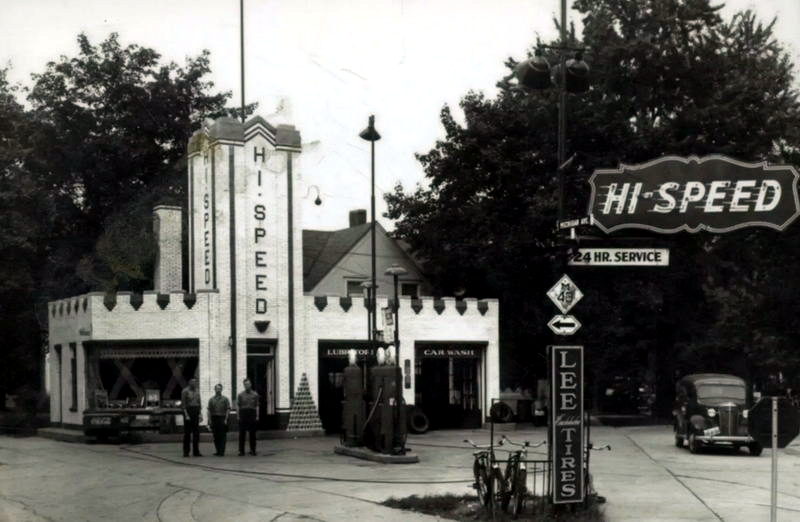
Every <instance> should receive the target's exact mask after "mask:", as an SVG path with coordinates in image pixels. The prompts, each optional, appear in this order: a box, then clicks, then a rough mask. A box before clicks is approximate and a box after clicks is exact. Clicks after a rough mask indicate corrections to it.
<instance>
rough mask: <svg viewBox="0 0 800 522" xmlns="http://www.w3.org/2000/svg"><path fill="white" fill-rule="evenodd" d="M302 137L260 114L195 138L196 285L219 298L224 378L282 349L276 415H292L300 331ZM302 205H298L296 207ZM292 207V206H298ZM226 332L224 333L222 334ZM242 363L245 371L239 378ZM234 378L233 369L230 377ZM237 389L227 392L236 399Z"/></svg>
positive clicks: (216, 124) (219, 123) (228, 121)
mask: <svg viewBox="0 0 800 522" xmlns="http://www.w3.org/2000/svg"><path fill="white" fill-rule="evenodd" d="M300 150H301V149H300V134H299V132H298V131H297V130H295V128H294V127H292V126H290V125H279V126H277V127H273V126H272V125H270V124H269V123H268V122H267V121H266V120H264V119H263V118H261V117H258V116H257V117H254V118H251V119H250V120H248V121H247V122H246V123H244V124H242V123H240V122H239V121H237V120H235V119H233V118H219V119H217V120H215V121H211V120H209V121H207V123H206V124H205V125H204V126H203V128H202V129H200V130H199V131H197V132H195V133H194V135H193V136H192V138H191V139H190V141H189V150H188V155H189V158H188V175H189V179H188V192H189V241H190V245H189V258H190V259H189V267H190V272H189V287H190V291H193V292H196V291H212V292H219V294H220V299H219V301H218V302H219V310H217V311H215V312H216V313H214V314H213V316H214V318H215V319H214V321H216V324H215V325H214V327H215V330H216V331H219V332H222V333H221V334H220V335H219V339H216V340H215V341H214V342H215V343H217V344H219V346H218V347H217V348H218V349H217V351H216V353H220V354H230V357H224V356H223V357H220V358H219V360H216V361H208V362H207V364H212V365H214V364H216V365H219V369H220V370H221V371H220V372H219V373H220V374H221V375H225V374H229V375H231V376H232V377H231V380H232V381H234V380H235V379H234V377H233V375H235V374H239V375H241V374H244V370H245V367H244V365H245V364H246V361H247V353H248V346H249V345H252V344H253V343H261V344H263V342H265V341H269V342H271V343H273V344H274V346H275V353H274V355H275V360H276V363H277V379H278V383H277V384H278V385H279V386H276V389H277V404H278V411H281V410H288V408H289V406H290V403H289V399H290V396H291V390H292V388H293V384H294V383H293V382H292V375H293V372H292V369H293V366H294V363H295V361H294V344H295V339H297V338H298V337H299V334H298V332H301V331H302V325H301V324H299V322H300V321H302V316H303V314H300V313H297V312H296V310H295V307H296V306H297V305H299V304H301V303H302V299H301V297H302V273H303V270H302V259H303V258H302V250H301V249H302V236H301V234H302V231H301V229H300V227H299V226H296V225H297V224H299V222H300V204H299V202H297V201H296V199H297V198H293V197H292V191H293V190H294V187H296V186H297V184H298V183H299V182H300V175H299V172H300V169H298V168H297V157H298V154H297V153H299V152H300ZM293 200H295V201H293ZM292 201H293V203H290V202H292ZM223 334H224V335H223ZM237 365H238V366H239V367H240V371H239V372H237ZM228 371H229V372H228ZM237 384H238V385H240V384H241V383H236V382H230V383H229V386H230V388H227V389H230V390H232V391H233V392H235V390H236V387H237Z"/></svg>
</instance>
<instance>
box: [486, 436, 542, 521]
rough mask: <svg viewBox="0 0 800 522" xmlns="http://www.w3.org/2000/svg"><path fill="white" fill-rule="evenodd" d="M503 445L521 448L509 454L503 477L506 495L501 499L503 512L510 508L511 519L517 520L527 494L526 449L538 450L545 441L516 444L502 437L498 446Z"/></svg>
mask: <svg viewBox="0 0 800 522" xmlns="http://www.w3.org/2000/svg"><path fill="white" fill-rule="evenodd" d="M504 443H508V444H510V445H512V446H519V447H521V448H522V449H519V450H515V451H510V452H509V455H508V463H507V464H506V471H505V475H504V480H505V483H506V494H505V497H504V498H503V511H508V507H509V506H511V517H512V518H517V517H518V516H519V515H520V513H522V511H523V510H524V508H525V496H526V495H527V492H528V486H527V478H528V466H527V463H526V462H525V461H526V460H527V457H528V448H538V447H539V446H542V445H543V444H546V441H542V442H539V443H538V444H534V445H531V443H530V442H528V441H527V440H526V441H525V442H523V443H522V444H518V443H515V442H512V441H511V439H509V438H508V437H506V436H505V435H503V436H502V437H501V438H500V442H499V443H498V445H500V446H502V445H503V444H504Z"/></svg>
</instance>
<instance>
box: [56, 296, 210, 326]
mask: <svg viewBox="0 0 800 522" xmlns="http://www.w3.org/2000/svg"><path fill="white" fill-rule="evenodd" d="M210 293H215V292H214V291H200V292H198V293H188V292H183V291H181V292H169V293H165V294H162V293H159V292H153V291H147V292H141V293H139V292H125V291H122V292H110V293H105V292H89V293H87V294H83V295H79V296H75V297H69V298H65V299H57V300H55V301H50V302H49V303H48V304H47V308H48V319H49V320H50V321H64V320H67V321H68V320H70V319H75V318H78V317H82V316H89V315H93V314H104V313H117V314H119V313H122V312H139V311H142V312H159V311H165V312H181V311H189V310H192V308H194V307H195V306H196V305H197V303H198V302H199V301H203V300H204V299H207V296H208V294H210Z"/></svg>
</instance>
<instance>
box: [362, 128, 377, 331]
mask: <svg viewBox="0 0 800 522" xmlns="http://www.w3.org/2000/svg"><path fill="white" fill-rule="evenodd" d="M358 136H359V137H360V138H361V139H362V140H366V141H368V142H369V144H370V212H371V215H372V222H371V223H370V241H371V247H370V252H371V253H370V257H371V263H372V295H373V299H372V301H370V311H371V313H372V326H371V328H372V334H371V335H370V339H374V336H375V332H376V331H377V329H378V328H377V320H376V314H375V302H376V301H377V299H376V297H377V290H378V284H377V283H376V282H375V142H376V141H378V140H379V139H381V135H380V134H378V131H377V130H376V129H375V116H373V115H370V117H369V120H368V124H367V128H366V129H364V130H363V131H361V133H360V134H359V135H358Z"/></svg>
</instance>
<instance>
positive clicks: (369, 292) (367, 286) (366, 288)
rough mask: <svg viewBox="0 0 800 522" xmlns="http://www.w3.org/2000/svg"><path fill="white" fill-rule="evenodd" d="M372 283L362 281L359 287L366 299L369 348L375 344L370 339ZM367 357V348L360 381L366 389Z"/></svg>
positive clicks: (371, 336)
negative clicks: (361, 380)
mask: <svg viewBox="0 0 800 522" xmlns="http://www.w3.org/2000/svg"><path fill="white" fill-rule="evenodd" d="M374 286H375V285H374V283H373V282H372V281H364V282H363V283H361V288H363V289H364V299H366V303H367V341H370V342H369V348H374V347H375V345H374V343H373V342H372V339H373V337H374V335H375V330H374V328H373V325H372V315H373V314H372V312H373V307H372V304H373V296H372V289H373V288H374ZM368 357H369V349H368V350H367V354H366V355H365V356H364V372H363V373H364V382H363V383H362V385H363V388H364V390H365V391H366V389H367V358H368Z"/></svg>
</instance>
